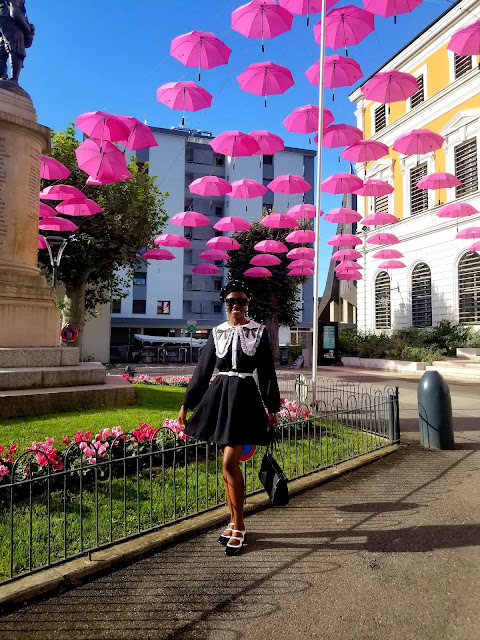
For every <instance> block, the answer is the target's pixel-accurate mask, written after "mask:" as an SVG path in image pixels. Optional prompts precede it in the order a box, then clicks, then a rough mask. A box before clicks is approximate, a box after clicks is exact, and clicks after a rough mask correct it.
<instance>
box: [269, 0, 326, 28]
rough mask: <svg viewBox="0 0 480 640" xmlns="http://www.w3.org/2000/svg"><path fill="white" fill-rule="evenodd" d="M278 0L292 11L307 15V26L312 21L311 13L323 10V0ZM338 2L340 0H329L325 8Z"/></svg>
mask: <svg viewBox="0 0 480 640" xmlns="http://www.w3.org/2000/svg"><path fill="white" fill-rule="evenodd" d="M278 2H279V4H281V5H282V7H285V9H288V11H291V12H292V13H297V14H298V15H301V16H304V15H306V16H307V27H308V25H309V23H310V20H309V18H310V14H311V13H321V11H322V0H278ZM337 2H338V0H327V2H326V9H325V10H326V11H329V10H330V9H331V8H332V7H333V5H334V4H336V3H337Z"/></svg>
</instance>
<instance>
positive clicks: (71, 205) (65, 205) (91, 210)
mask: <svg viewBox="0 0 480 640" xmlns="http://www.w3.org/2000/svg"><path fill="white" fill-rule="evenodd" d="M55 209H56V210H57V211H58V212H60V213H63V215H64V216H93V215H94V214H96V213H101V212H102V211H103V209H102V207H101V206H100V205H99V204H97V203H96V202H95V201H94V200H89V199H88V198H85V197H83V198H69V199H68V200H64V201H63V202H61V203H60V204H59V205H57V206H56V207H55Z"/></svg>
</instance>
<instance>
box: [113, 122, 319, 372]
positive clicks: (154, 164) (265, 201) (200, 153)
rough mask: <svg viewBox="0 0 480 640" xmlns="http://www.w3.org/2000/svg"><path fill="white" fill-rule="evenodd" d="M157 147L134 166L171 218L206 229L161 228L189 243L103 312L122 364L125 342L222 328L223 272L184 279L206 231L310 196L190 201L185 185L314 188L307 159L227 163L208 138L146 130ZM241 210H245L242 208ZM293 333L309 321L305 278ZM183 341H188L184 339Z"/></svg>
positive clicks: (288, 156) (292, 155)
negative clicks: (288, 181)
mask: <svg viewBox="0 0 480 640" xmlns="http://www.w3.org/2000/svg"><path fill="white" fill-rule="evenodd" d="M151 131H152V133H153V134H154V136H155V139H156V140H157V142H158V146H157V147H152V148H150V149H144V150H140V151H138V152H136V156H137V160H138V161H139V162H149V168H148V171H149V173H150V174H151V175H155V176H158V180H157V184H158V186H159V188H160V190H161V191H162V192H164V193H168V197H167V198H166V199H165V209H166V212H167V213H168V216H169V218H171V217H172V216H173V215H175V214H176V213H179V212H180V211H186V210H193V211H198V212H200V213H203V214H204V215H206V216H207V217H208V218H209V219H210V221H211V224H210V225H209V226H204V227H196V228H190V227H179V226H175V225H173V224H171V223H169V224H168V225H167V226H166V228H165V229H163V230H162V233H175V234H181V235H185V236H186V237H187V238H188V239H189V240H190V242H191V246H190V247H189V248H186V249H176V248H171V247H169V250H170V251H172V252H173V253H174V254H175V257H176V259H175V260H171V261H159V262H157V261H149V262H148V263H147V264H142V263H141V262H140V263H139V265H138V268H137V270H136V272H135V274H134V278H133V282H131V284H130V286H129V287H128V288H127V290H126V293H127V295H126V297H125V298H123V299H121V300H118V301H114V304H113V305H112V310H111V345H112V348H113V350H112V352H115V353H116V354H117V357H118V359H123V357H122V356H123V354H125V353H126V348H127V346H130V347H132V345H133V336H134V335H138V334H147V335H152V336H165V337H182V336H185V335H186V334H187V324H189V323H191V322H192V321H194V323H196V334H195V337H196V338H202V337H206V335H207V334H208V333H209V332H210V330H211V329H212V327H214V326H216V325H217V324H219V323H220V322H222V321H223V320H224V317H225V316H224V309H223V305H222V304H221V302H220V300H219V292H220V289H221V288H222V286H223V284H224V278H225V275H226V266H225V263H224V262H216V263H215V264H217V266H219V267H220V269H221V271H220V273H219V274H218V275H214V276H211V275H200V274H194V273H192V268H193V267H194V266H195V265H197V264H200V263H201V262H203V260H202V259H200V258H199V254H200V253H201V252H202V251H204V250H205V249H206V246H205V243H206V241H207V240H208V239H209V238H211V237H213V236H214V235H222V233H221V232H216V231H215V229H213V225H214V224H215V223H216V222H217V221H218V220H220V219H221V218H222V217H223V216H239V217H243V218H245V219H248V220H251V219H253V218H259V217H260V216H261V214H262V209H263V207H266V208H271V207H273V206H274V207H275V210H277V211H285V210H286V208H287V204H288V205H289V206H293V205H295V204H299V203H301V202H306V203H313V198H314V195H313V194H314V189H313V188H312V189H311V190H310V191H308V192H307V193H306V194H305V196H303V194H295V195H291V196H287V195H284V194H277V193H273V192H272V191H270V190H268V191H267V193H266V194H265V195H264V196H263V197H262V198H254V199H250V200H248V201H247V203H245V201H244V200H243V199H236V198H231V197H229V196H222V197H214V198H206V197H201V196H197V195H194V194H192V193H191V192H190V191H189V188H188V185H189V184H190V183H191V182H192V181H193V180H195V179H197V178H200V177H202V176H206V175H215V176H219V177H222V178H225V179H226V180H228V181H229V182H233V181H234V180H239V179H241V178H253V179H255V180H257V181H258V182H260V183H262V184H265V185H266V184H267V183H268V182H270V181H271V180H273V178H274V177H276V176H278V175H282V174H286V173H290V174H296V175H301V176H303V177H304V178H305V180H307V182H309V183H310V184H311V185H312V187H313V183H314V158H315V152H314V151H310V150H306V149H296V148H291V147H286V148H285V150H284V151H281V152H279V153H276V154H275V155H274V156H263V157H262V156H258V155H257V156H252V157H247V158H245V157H241V158H236V159H235V162H233V160H232V158H229V157H225V156H223V155H221V154H217V153H215V152H214V151H213V149H212V147H211V146H210V144H209V143H210V141H211V140H212V139H213V137H214V136H213V135H212V134H211V133H210V132H205V131H195V130H186V129H162V128H159V127H151ZM246 204H247V210H246V207H245V205H246ZM300 298H301V303H300V317H299V327H300V328H301V329H302V331H305V330H307V329H308V328H311V326H312V316H313V278H309V280H308V282H307V283H306V284H305V285H303V286H301V292H300ZM188 335H190V334H188ZM289 338H290V327H287V328H284V330H283V332H282V335H281V337H280V341H281V342H282V341H287V342H289V341H290V339H289Z"/></svg>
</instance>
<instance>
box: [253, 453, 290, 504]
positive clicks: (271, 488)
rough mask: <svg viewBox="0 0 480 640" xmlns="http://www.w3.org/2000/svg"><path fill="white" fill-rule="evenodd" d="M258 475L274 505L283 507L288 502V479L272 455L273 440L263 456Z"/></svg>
mask: <svg viewBox="0 0 480 640" xmlns="http://www.w3.org/2000/svg"><path fill="white" fill-rule="evenodd" d="M258 477H259V480H260V482H261V483H262V485H263V486H264V488H265V491H266V492H267V493H268V495H269V497H270V500H271V502H272V504H273V506H274V507H283V506H284V505H286V504H287V503H288V479H287V476H286V475H285V473H284V471H283V469H282V467H281V466H280V465H279V464H278V462H277V461H276V460H275V458H274V457H273V442H272V444H271V445H269V446H268V447H267V451H266V452H265V455H264V456H263V460H262V464H261V465H260V471H259V472H258Z"/></svg>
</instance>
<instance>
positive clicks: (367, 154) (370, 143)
mask: <svg viewBox="0 0 480 640" xmlns="http://www.w3.org/2000/svg"><path fill="white" fill-rule="evenodd" d="M342 156H343V158H344V159H345V160H352V161H353V162H363V164H364V165H365V164H366V163H367V162H368V161H370V160H378V159H379V158H383V156H388V147H387V145H386V144H383V142H378V140H359V141H358V142H355V144H352V145H350V146H349V147H347V148H346V149H344V150H343V151H342Z"/></svg>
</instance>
